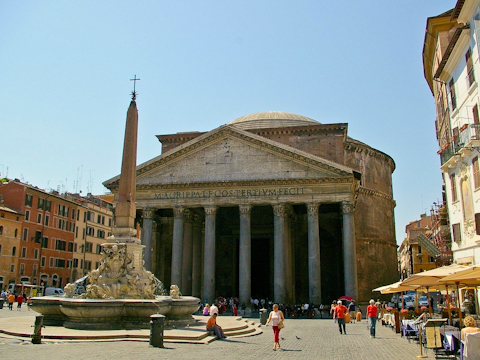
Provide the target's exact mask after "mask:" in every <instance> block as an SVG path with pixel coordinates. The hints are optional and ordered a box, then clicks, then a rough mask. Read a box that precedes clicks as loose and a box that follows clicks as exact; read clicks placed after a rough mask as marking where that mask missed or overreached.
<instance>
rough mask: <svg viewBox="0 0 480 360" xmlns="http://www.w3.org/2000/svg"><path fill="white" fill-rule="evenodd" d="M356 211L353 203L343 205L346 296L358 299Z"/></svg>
mask: <svg viewBox="0 0 480 360" xmlns="http://www.w3.org/2000/svg"><path fill="white" fill-rule="evenodd" d="M354 210H355V208H354V207H353V203H352V202H349V201H344V202H343V203H342V217H343V271H344V279H345V280H344V281H345V295H348V296H351V297H353V298H354V299H358V286H357V252H356V249H355V222H354Z"/></svg>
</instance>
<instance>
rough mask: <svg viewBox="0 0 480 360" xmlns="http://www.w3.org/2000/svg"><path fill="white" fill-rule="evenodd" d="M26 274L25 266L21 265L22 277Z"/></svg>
mask: <svg viewBox="0 0 480 360" xmlns="http://www.w3.org/2000/svg"><path fill="white" fill-rule="evenodd" d="M24 274H25V264H20V275H24Z"/></svg>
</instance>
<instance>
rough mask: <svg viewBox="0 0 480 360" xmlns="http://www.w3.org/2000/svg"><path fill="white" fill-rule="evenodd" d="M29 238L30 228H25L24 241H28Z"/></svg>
mask: <svg viewBox="0 0 480 360" xmlns="http://www.w3.org/2000/svg"><path fill="white" fill-rule="evenodd" d="M27 239H28V229H27V228H25V229H23V241H27Z"/></svg>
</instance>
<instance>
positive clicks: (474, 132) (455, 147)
mask: <svg viewBox="0 0 480 360" xmlns="http://www.w3.org/2000/svg"><path fill="white" fill-rule="evenodd" d="M473 148H480V124H465V125H463V126H462V127H461V128H460V132H459V134H458V139H454V141H453V142H452V143H447V144H446V145H445V146H444V148H443V149H441V150H440V151H438V154H440V160H441V164H442V167H443V165H445V164H446V163H448V167H452V166H450V165H453V164H454V162H455V161H454V160H453V158H454V155H457V154H458V155H467V153H469V152H470V151H471V150H472V149H473Z"/></svg>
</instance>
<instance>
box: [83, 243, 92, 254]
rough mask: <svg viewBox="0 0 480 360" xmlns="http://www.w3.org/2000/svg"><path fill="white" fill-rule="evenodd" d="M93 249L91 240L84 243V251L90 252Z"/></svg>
mask: <svg viewBox="0 0 480 360" xmlns="http://www.w3.org/2000/svg"><path fill="white" fill-rule="evenodd" d="M92 250H93V244H92V243H91V242H88V241H87V242H86V243H85V252H89V253H91V252H92Z"/></svg>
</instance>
